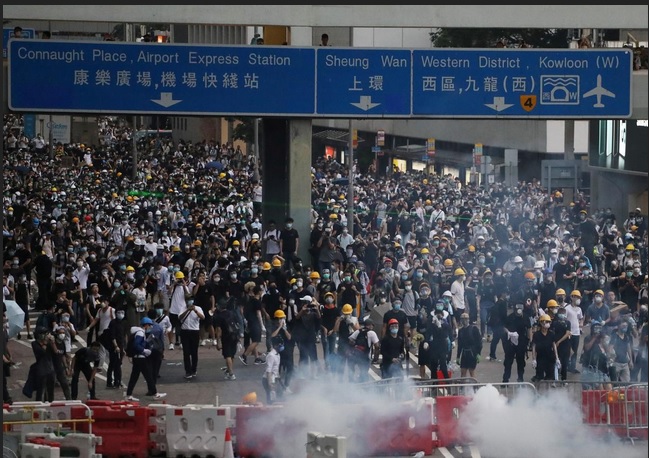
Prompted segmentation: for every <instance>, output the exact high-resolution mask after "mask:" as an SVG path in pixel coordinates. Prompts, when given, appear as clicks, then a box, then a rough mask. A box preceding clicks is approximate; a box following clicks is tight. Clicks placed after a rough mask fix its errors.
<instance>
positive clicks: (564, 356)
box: [550, 306, 572, 381]
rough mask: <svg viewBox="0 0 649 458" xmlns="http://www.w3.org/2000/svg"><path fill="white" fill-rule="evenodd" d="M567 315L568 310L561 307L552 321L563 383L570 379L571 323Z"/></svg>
mask: <svg viewBox="0 0 649 458" xmlns="http://www.w3.org/2000/svg"><path fill="white" fill-rule="evenodd" d="M567 318H568V316H567V315H566V308H565V307H563V306H561V307H559V310H557V314H556V315H555V316H554V318H553V319H552V322H551V325H550V330H551V331H552V332H553V333H554V338H555V342H554V343H555V345H556V346H557V355H558V356H559V364H560V366H557V367H558V368H559V372H560V377H561V381H565V380H566V379H567V377H568V365H569V361H570V339H571V338H572V334H571V332H570V322H569V321H568V319H567Z"/></svg>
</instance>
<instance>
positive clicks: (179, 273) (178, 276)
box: [175, 271, 185, 280]
mask: <svg viewBox="0 0 649 458" xmlns="http://www.w3.org/2000/svg"><path fill="white" fill-rule="evenodd" d="M175 277H176V280H182V279H183V278H185V274H184V273H182V272H180V271H178V272H176V275H175Z"/></svg>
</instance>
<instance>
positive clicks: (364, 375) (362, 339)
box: [349, 318, 379, 382]
mask: <svg viewBox="0 0 649 458" xmlns="http://www.w3.org/2000/svg"><path fill="white" fill-rule="evenodd" d="M349 343H350V344H351V346H352V347H353V350H352V356H351V357H350V363H351V365H350V379H351V380H352V381H354V379H355V378H356V375H355V373H354V372H355V368H356V367H358V371H359V373H358V380H359V381H360V382H365V381H367V379H368V378H369V370H370V360H374V361H377V360H378V351H379V337H378V336H377V335H376V332H374V322H373V321H372V320H370V319H369V318H367V319H365V321H363V326H362V327H361V328H360V329H358V330H356V331H354V332H353V333H352V334H351V335H350V336H349Z"/></svg>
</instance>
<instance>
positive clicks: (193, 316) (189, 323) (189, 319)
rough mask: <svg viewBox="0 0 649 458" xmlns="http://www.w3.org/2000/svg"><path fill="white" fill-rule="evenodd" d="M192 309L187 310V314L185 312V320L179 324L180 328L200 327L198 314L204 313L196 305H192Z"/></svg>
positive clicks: (195, 329)
mask: <svg viewBox="0 0 649 458" xmlns="http://www.w3.org/2000/svg"><path fill="white" fill-rule="evenodd" d="M194 310H195V311H194V312H189V314H187V316H186V317H185V320H184V321H183V323H182V324H181V325H180V329H184V330H186V331H198V330H199V329H200V325H201V319H200V317H199V316H198V314H199V313H200V314H201V315H203V316H205V315H204V314H203V309H202V308H200V307H199V306H198V305H195V306H194Z"/></svg>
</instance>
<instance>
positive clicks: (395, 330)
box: [390, 328, 399, 336]
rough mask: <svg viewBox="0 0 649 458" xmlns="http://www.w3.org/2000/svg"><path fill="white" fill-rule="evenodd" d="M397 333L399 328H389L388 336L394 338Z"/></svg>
mask: <svg viewBox="0 0 649 458" xmlns="http://www.w3.org/2000/svg"><path fill="white" fill-rule="evenodd" d="M398 332H399V328H390V334H392V335H393V336H396V335H397V333H398Z"/></svg>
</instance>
